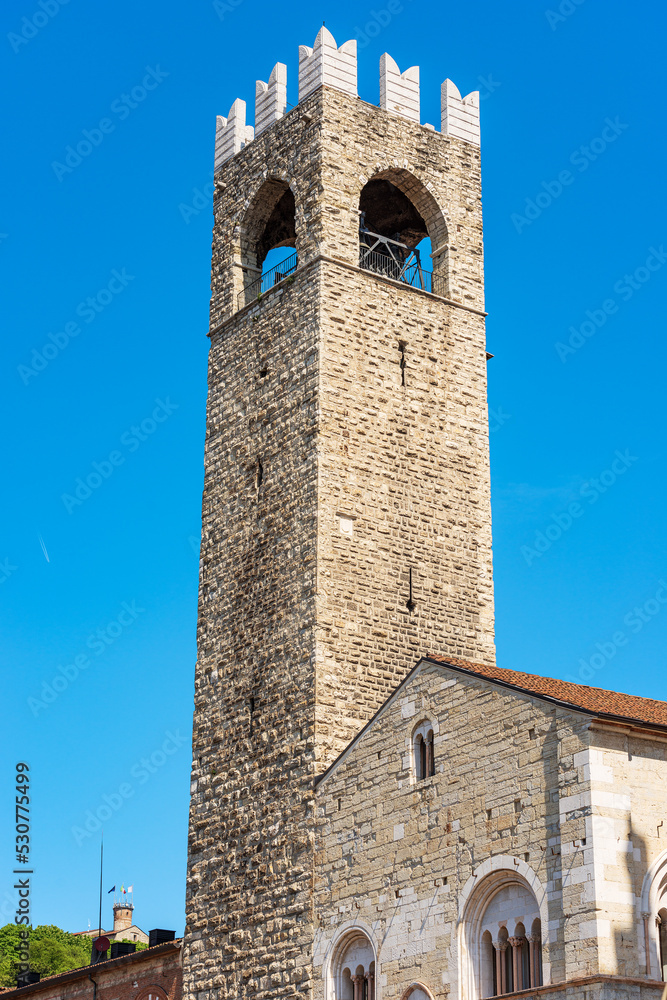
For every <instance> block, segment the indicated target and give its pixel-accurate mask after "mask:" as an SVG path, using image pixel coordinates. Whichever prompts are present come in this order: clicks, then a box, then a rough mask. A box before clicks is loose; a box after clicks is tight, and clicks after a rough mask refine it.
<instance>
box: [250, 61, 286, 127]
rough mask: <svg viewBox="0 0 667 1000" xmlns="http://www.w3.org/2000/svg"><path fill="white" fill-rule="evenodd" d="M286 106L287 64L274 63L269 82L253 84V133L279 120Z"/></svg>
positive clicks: (259, 81) (260, 81)
mask: <svg viewBox="0 0 667 1000" xmlns="http://www.w3.org/2000/svg"><path fill="white" fill-rule="evenodd" d="M286 108H287V66H286V65H285V63H276V65H275V66H274V67H273V69H272V71H271V76H270V77H269V82H268V83H264V82H263V81H262V80H258V81H257V83H256V84H255V135H260V134H261V133H262V132H263V131H264V130H265V129H267V128H268V127H269V125H273V123H274V122H277V121H279V120H280V119H281V118H282V117H283V115H284V114H285V110H286Z"/></svg>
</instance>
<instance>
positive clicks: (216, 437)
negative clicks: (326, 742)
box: [184, 272, 317, 998]
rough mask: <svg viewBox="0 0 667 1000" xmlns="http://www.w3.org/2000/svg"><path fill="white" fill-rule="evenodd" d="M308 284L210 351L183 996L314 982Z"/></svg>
mask: <svg viewBox="0 0 667 1000" xmlns="http://www.w3.org/2000/svg"><path fill="white" fill-rule="evenodd" d="M314 280H315V279H314V278H313V277H312V274H310V273H308V272H306V273H304V274H302V275H299V276H297V277H296V278H295V281H294V283H293V284H291V285H289V286H287V287H286V288H285V289H284V290H280V289H278V290H276V291H275V292H272V293H271V294H270V296H268V297H267V300H266V301H265V302H262V304H261V307H260V306H256V307H254V308H253V309H251V310H250V311H249V312H246V313H245V314H244V315H243V316H239V317H238V318H237V319H236V318H235V319H234V320H233V321H232V322H231V323H229V324H228V325H227V326H226V327H225V328H224V330H223V331H221V333H220V334H219V335H217V336H216V337H214V338H213V340H212V344H211V358H210V389H209V409H208V420H207V446H206V463H205V466H206V478H205V487H204V510H203V535H202V551H201V588H200V613H199V659H198V665H197V675H196V689H195V720H194V732H193V756H194V760H193V771H192V794H191V814H190V841H189V858H188V886H187V903H186V907H187V932H186V943H185V963H184V986H185V990H186V994H187V995H189V996H197V997H216V996H219V997H221V998H222V997H234V998H238V997H244V996H249V995H253V996H255V995H256V996H269V995H270V996H294V995H295V994H298V993H300V992H302V991H304V990H305V991H307V990H308V986H309V975H308V966H309V963H310V958H309V950H310V937H309V934H310V919H311V914H310V883H311V875H312V857H311V852H310V843H309V839H308V803H309V800H310V797H311V796H312V776H313V773H314V772H313V759H314V754H313V731H314V699H313V690H314V683H315V681H314V670H315V664H314V655H313V652H314V637H313V629H314V624H315V560H316V530H317V518H316V453H315V448H314V435H315V430H316V417H317V366H316V344H317V323H316V307H317V296H316V295H315V294H314V291H313V287H314V286H313V282H314ZM295 330H298V332H299V335H298V337H296V336H293V332H294V331H295ZM259 462H261V469H262V472H261V483H259V482H258V474H259V468H260V466H259V464H258V463H259Z"/></svg>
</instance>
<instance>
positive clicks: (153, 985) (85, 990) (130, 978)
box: [2, 941, 183, 1000]
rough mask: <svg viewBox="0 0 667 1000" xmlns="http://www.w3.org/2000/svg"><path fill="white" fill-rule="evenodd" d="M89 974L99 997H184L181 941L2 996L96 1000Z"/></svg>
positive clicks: (127, 999) (136, 999) (165, 999)
mask: <svg viewBox="0 0 667 1000" xmlns="http://www.w3.org/2000/svg"><path fill="white" fill-rule="evenodd" d="M89 974H90V975H91V976H92V977H93V979H94V980H95V981H96V982H97V1000H149V994H150V996H151V997H152V1000H182V996H183V968H182V963H181V941H174V942H169V943H167V944H162V945H157V946H156V947H154V948H147V949H145V950H143V951H139V952H135V953H134V954H132V955H122V956H120V957H119V958H114V959H110V960H108V961H107V962H100V963H99V964H98V965H93V966H86V967H85V968H83V969H75V970H73V971H72V972H65V973H63V974H62V975H59V976H49V977H48V978H46V979H42V980H41V982H39V983H35V984H34V985H32V986H24V987H22V988H21V989H17V990H7V991H5V992H3V994H2V995H3V997H7V1000H93V994H94V985H93V983H92V982H91V980H90V979H89V978H88V977H89Z"/></svg>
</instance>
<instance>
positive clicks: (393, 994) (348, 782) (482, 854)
mask: <svg viewBox="0 0 667 1000" xmlns="http://www.w3.org/2000/svg"><path fill="white" fill-rule="evenodd" d="M423 720H429V721H430V722H431V723H432V724H433V729H434V735H435V761H436V773H435V775H434V777H432V778H427V779H425V780H422V781H416V780H415V778H414V771H413V765H412V755H411V749H410V748H411V740H412V733H413V731H414V729H415V728H416V727H417V726H418V725H419V723H420V722H422V721H423ZM588 727H589V720H588V719H587V718H585V717H583V716H578V715H577V714H576V713H573V712H567V711H565V710H563V709H560V708H558V707H556V706H549V705H548V704H546V703H544V702H541V701H539V700H538V699H533V698H530V697H529V696H527V695H522V694H520V693H516V692H511V691H506V690H504V689H503V688H502V687H499V686H498V685H494V684H491V683H489V682H486V681H482V680H477V679H475V678H470V677H469V676H465V675H464V674H461V673H460V672H455V671H453V670H451V669H448V668H447V667H440V666H435V665H429V664H424V665H422V667H421V668H420V669H419V670H418V671H417V672H416V673H415V674H414V675H413V677H411V678H410V679H409V680H408V681H407V682H406V684H405V685H404V686H403V688H401V690H400V691H399V692H398V694H397V695H396V696H395V697H394V698H393V699H392V700H391V702H390V703H389V704H388V706H387V707H386V708H385V709H384V710H383V711H382V712H381V713H380V715H379V716H378V718H377V719H376V720H374V722H373V723H372V725H371V726H370V727H369V728H368V729H367V730H366V731H365V732H364V734H363V735H362V736H361V737H360V738H359V740H358V741H357V742H356V743H355V744H354V746H353V748H352V749H351V750H350V751H348V752H347V753H346V754H345V755H344V756H343V757H342V758H341V759H340V761H339V762H338V763H337V764H336V765H335V766H334V768H333V769H332V770H331V771H330V772H329V773H328V774H327V775H326V776H325V778H324V779H323V780H322V781H321V782H320V783H319V785H318V788H317V798H316V817H317V818H316V831H315V837H316V855H315V866H316V880H315V914H316V922H317V926H318V930H317V937H316V947H315V973H314V978H315V994H314V996H315V998H316V1000H317V998H320V1000H322V998H324V997H326V998H327V1000H332V993H331V992H326V989H325V979H326V976H327V974H328V961H329V957H330V955H331V952H332V947H333V945H334V944H335V943H336V941H337V940H339V939H340V937H341V935H342V934H344V932H345V931H346V929H348V928H351V927H353V926H355V925H356V926H360V927H362V928H363V929H364V930H365V931H366V933H367V934H368V936H369V937H370V938H371V940H372V942H373V944H374V946H375V948H376V952H377V955H378V963H377V969H378V980H377V984H378V993H377V1000H394V998H395V1000H400V998H401V997H402V996H403V995H404V993H405V991H406V990H407V989H408V987H409V986H410V985H411V984H413V983H415V982H421V983H423V984H424V985H425V986H426V987H427V988H428V989H430V990H431V992H432V993H433V996H434V997H436V998H444V997H452V998H454V997H456V998H459V997H460V998H461V1000H472V997H471V990H470V986H469V984H468V979H467V973H466V971H465V969H462V967H461V961H460V955H461V944H460V938H459V933H460V924H459V920H460V916H461V908H462V899H463V898H464V895H465V893H464V890H465V891H466V892H469V890H470V886H471V884H474V883H471V878H472V876H473V875H474V874H475V873H476V872H482V873H483V872H484V871H485V870H486V869H488V868H489V866H491V865H500V866H501V867H503V868H508V869H509V870H510V871H516V872H517V873H518V874H519V875H521V876H522V877H524V878H525V879H526V880H527V881H528V882H529V883H530V884H534V885H536V886H537V887H538V891H537V893H536V894H537V895H538V897H540V898H541V894H542V895H543V906H542V936H543V960H544V975H545V982H546V983H549V982H552V983H553V982H559V981H563V980H564V979H566V978H567V979H570V978H575V977H580V976H586V975H592V974H595V973H597V972H598V968H597V964H598V963H597V940H596V938H595V936H594V932H593V931H591V930H590V917H591V913H592V912H594V908H595V900H594V898H591V894H590V892H589V891H588V888H587V887H588V882H587V873H586V871H585V860H584V857H583V850H582V849H579V850H578V851H575V852H570V853H568V855H567V858H565V857H563V856H562V855H561V849H562V846H563V845H564V844H565V843H568V844H573V843H575V842H579V843H580V844H581V841H582V840H583V838H585V836H586V818H585V815H582V811H581V810H579V812H578V813H573V814H572V815H568V816H567V817H565V819H563V818H562V817H561V815H560V800H561V799H562V798H565V799H567V797H568V796H569V795H571V794H572V791H573V786H575V784H576V786H577V790H578V791H580V792H582V793H583V794H586V793H587V791H588V789H589V785H588V783H587V780H586V778H585V776H582V775H581V774H580V772H579V769H578V767H577V766H576V764H575V755H576V754H578V753H581V752H583V751H585V750H587V748H588V746H589V741H590V734H589V732H588ZM503 858H506V859H507V860H506V861H505V862H503V861H502V859H503ZM581 872H583V879H582V878H578V877H577V876H578V873H581ZM570 925H572V928H573V929H572V930H570ZM568 935H570V936H571V937H572V938H573V939H574V938H576V939H577V947H576V953H575V952H574V951H572V952H571V953H570V952H569V951H568V950H566V938H567V936H568ZM566 959H567V964H566Z"/></svg>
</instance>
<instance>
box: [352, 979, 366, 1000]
mask: <svg viewBox="0 0 667 1000" xmlns="http://www.w3.org/2000/svg"><path fill="white" fill-rule="evenodd" d="M365 978H366V977H365V976H352V982H353V983H354V1000H364V982H365Z"/></svg>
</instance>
